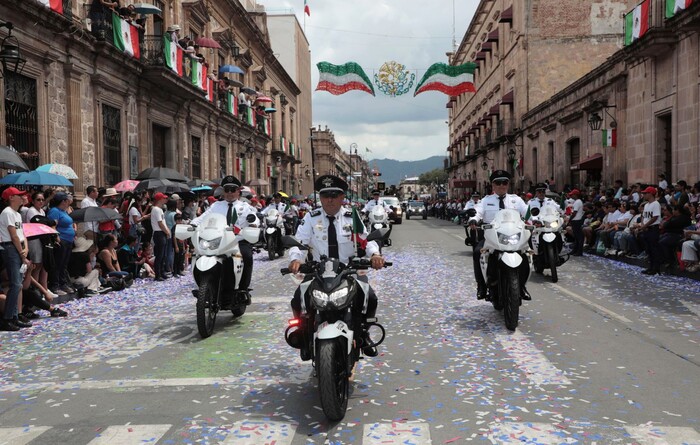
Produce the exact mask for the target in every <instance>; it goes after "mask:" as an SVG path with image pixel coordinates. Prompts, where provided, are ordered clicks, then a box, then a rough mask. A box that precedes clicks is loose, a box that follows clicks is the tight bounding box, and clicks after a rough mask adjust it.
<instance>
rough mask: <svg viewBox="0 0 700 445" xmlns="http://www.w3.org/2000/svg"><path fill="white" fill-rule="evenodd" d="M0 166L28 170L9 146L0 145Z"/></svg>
mask: <svg viewBox="0 0 700 445" xmlns="http://www.w3.org/2000/svg"><path fill="white" fill-rule="evenodd" d="M0 168H5V169H10V170H18V171H23V172H28V171H29V167H28V166H27V164H26V163H25V162H24V160H22V158H20V157H19V153H17V152H16V151H14V150H12V149H11V148H10V147H5V146H0Z"/></svg>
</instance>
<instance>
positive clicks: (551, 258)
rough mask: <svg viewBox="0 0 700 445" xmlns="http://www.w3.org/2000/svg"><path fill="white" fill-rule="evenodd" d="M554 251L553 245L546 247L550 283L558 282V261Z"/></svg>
mask: <svg viewBox="0 0 700 445" xmlns="http://www.w3.org/2000/svg"><path fill="white" fill-rule="evenodd" d="M556 249H557V248H556V246H555V245H554V243H550V244H548V245H547V261H548V262H549V264H548V266H549V270H550V271H551V272H552V283H556V282H557V281H559V276H558V275H557V261H559V255H557V251H556Z"/></svg>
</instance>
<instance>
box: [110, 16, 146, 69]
mask: <svg viewBox="0 0 700 445" xmlns="http://www.w3.org/2000/svg"><path fill="white" fill-rule="evenodd" d="M112 28H113V30H114V46H115V47H116V48H117V49H118V50H120V51H121V52H123V53H124V54H128V55H129V56H131V57H133V58H134V59H140V58H141V49H140V47H139V32H138V29H136V27H135V26H134V25H132V24H131V23H129V22H127V21H126V20H124V19H123V18H121V17H119V15H117V14H116V13H112Z"/></svg>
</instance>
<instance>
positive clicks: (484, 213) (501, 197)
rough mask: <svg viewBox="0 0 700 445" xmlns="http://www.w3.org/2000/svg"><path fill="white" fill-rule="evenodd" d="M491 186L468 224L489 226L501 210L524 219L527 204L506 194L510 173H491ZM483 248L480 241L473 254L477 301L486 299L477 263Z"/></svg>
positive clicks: (525, 264)
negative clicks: (512, 212) (516, 213)
mask: <svg viewBox="0 0 700 445" xmlns="http://www.w3.org/2000/svg"><path fill="white" fill-rule="evenodd" d="M489 179H490V180H491V186H492V189H493V194H491V195H489V196H485V197H484V199H482V200H481V201H479V203H478V204H476V206H475V207H474V209H475V210H476V215H475V216H474V218H472V219H470V220H469V223H470V224H474V225H475V224H477V223H479V222H483V223H484V224H490V223H491V222H493V220H494V218H495V217H496V213H498V211H499V210H501V209H514V210H517V211H518V212H520V216H522V217H525V214H526V213H527V204H525V201H523V200H522V198H520V197H519V196H518V195H513V194H510V193H508V185H509V184H510V179H511V176H510V173H508V172H507V171H505V170H496V171H494V172H493V173H491V177H490V178H489ZM483 247H484V240H481V241H480V242H479V243H478V244H477V245H476V246H475V247H474V252H473V254H472V255H473V258H474V276H475V277H476V284H477V294H476V297H477V298H478V299H479V300H483V299H484V298H486V297H487V288H486V281H485V280H484V277H483V275H482V274H481V266H480V264H479V261H480V259H481V249H482V248H483ZM523 265H524V266H525V267H530V265H529V263H528V262H527V261H523ZM523 298H524V299H529V296H528V295H527V293H526V292H525V293H524V295H523Z"/></svg>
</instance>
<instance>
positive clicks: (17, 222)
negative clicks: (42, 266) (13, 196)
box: [0, 206, 24, 243]
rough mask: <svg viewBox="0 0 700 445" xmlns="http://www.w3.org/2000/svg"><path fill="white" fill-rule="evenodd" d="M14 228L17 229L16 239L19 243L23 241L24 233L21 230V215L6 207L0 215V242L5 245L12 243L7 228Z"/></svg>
mask: <svg viewBox="0 0 700 445" xmlns="http://www.w3.org/2000/svg"><path fill="white" fill-rule="evenodd" d="M10 226H14V227H15V229H17V237H18V238H19V240H20V241H24V231H23V230H22V215H20V214H19V213H17V212H15V211H14V210H13V209H12V207H10V206H7V207H5V210H3V211H2V213H0V242H3V243H7V242H10V241H12V238H11V237H10V231H9V230H8V227H10Z"/></svg>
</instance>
